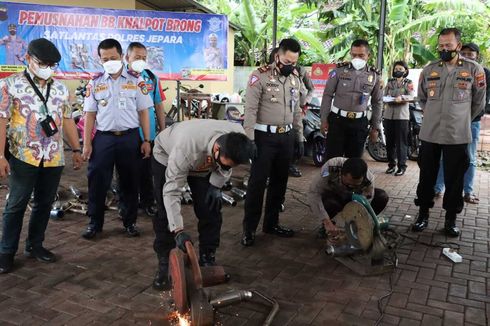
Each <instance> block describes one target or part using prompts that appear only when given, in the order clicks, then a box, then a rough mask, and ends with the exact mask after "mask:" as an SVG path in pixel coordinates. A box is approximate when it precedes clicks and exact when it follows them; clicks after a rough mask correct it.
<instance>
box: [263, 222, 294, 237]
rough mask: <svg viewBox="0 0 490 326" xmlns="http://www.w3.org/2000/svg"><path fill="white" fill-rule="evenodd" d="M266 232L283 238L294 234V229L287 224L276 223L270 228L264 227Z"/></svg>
mask: <svg viewBox="0 0 490 326" xmlns="http://www.w3.org/2000/svg"><path fill="white" fill-rule="evenodd" d="M263 231H264V233H268V234H275V235H277V236H280V237H283V238H291V237H292V236H294V231H293V230H291V229H290V228H287V227H285V226H280V225H276V226H274V227H272V228H270V229H263Z"/></svg>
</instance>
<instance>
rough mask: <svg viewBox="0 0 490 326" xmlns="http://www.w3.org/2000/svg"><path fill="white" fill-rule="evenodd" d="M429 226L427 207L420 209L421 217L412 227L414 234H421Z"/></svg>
mask: <svg viewBox="0 0 490 326" xmlns="http://www.w3.org/2000/svg"><path fill="white" fill-rule="evenodd" d="M428 225H429V209H428V208H425V207H420V208H419V217H418V218H417V221H415V224H414V225H412V231H413V232H421V231H423V230H425V228H426V227H427V226H428Z"/></svg>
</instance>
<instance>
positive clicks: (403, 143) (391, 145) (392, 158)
mask: <svg viewBox="0 0 490 326" xmlns="http://www.w3.org/2000/svg"><path fill="white" fill-rule="evenodd" d="M383 123H384V126H385V135H386V152H387V155H388V166H389V167H395V166H397V162H398V168H400V169H402V168H403V169H405V168H407V155H408V120H388V119H385V120H384V121H383Z"/></svg>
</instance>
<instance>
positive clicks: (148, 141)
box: [143, 139, 151, 143]
mask: <svg viewBox="0 0 490 326" xmlns="http://www.w3.org/2000/svg"><path fill="white" fill-rule="evenodd" d="M143 143H151V142H150V140H149V139H145V140H143Z"/></svg>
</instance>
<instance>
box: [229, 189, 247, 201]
mask: <svg viewBox="0 0 490 326" xmlns="http://www.w3.org/2000/svg"><path fill="white" fill-rule="evenodd" d="M231 193H232V194H234V195H236V196H237V197H239V198H240V199H245V197H247V192H246V191H245V190H242V189H240V188H235V187H233V188H231Z"/></svg>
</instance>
